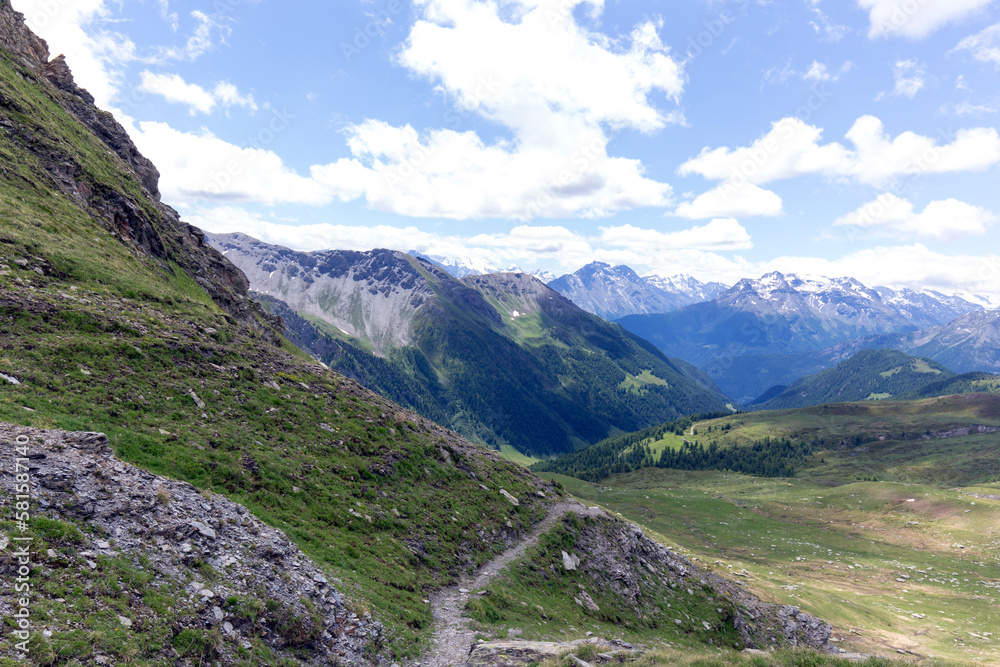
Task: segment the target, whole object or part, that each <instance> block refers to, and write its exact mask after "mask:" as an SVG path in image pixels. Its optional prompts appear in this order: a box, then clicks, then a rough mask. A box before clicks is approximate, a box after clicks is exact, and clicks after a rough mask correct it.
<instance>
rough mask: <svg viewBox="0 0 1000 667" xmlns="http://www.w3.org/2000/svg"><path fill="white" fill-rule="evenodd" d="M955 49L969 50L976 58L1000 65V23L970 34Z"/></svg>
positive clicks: (983, 61)
mask: <svg viewBox="0 0 1000 667" xmlns="http://www.w3.org/2000/svg"><path fill="white" fill-rule="evenodd" d="M955 51H968V52H969V53H970V54H971V55H972V57H973V59H974V60H976V61H978V62H981V63H992V64H993V65H996V66H997V67H1000V23H994V24H993V25H991V26H989V27H988V28H983V29H982V30H980V31H979V32H977V33H976V34H974V35H969V36H968V37H966V38H965V39H963V40H962V41H961V42H959V43H958V44H957V45H956V46H955V48H954V49H952V52H955Z"/></svg>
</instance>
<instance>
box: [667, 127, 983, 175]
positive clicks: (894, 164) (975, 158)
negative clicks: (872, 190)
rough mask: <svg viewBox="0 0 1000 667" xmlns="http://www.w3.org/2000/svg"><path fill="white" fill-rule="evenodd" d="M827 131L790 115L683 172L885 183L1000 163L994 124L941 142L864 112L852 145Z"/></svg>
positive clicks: (705, 153) (706, 154)
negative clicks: (826, 136)
mask: <svg viewBox="0 0 1000 667" xmlns="http://www.w3.org/2000/svg"><path fill="white" fill-rule="evenodd" d="M822 135H823V131H822V129H820V128H818V127H815V126H813V125H809V124H807V123H805V122H804V121H802V120H799V119H798V118H785V119H782V120H780V121H777V122H775V123H772V125H771V130H770V131H769V132H768V133H767V134H766V135H764V136H763V137H761V138H760V139H758V140H757V141H755V142H754V143H753V144H751V145H750V146H747V147H741V148H735V149H732V148H728V147H722V148H715V149H711V148H707V147H706V148H704V149H702V151H701V153H699V154H698V156H697V157H695V158H692V159H691V160H688V161H687V162H685V163H683V164H682V165H681V166H680V168H679V170H678V171H679V173H680V174H682V175H688V174H700V175H701V176H703V177H705V178H707V179H710V180H716V181H728V182H733V183H754V184H764V183H770V182H772V181H777V180H782V179H789V178H795V177H799V176H804V175H808V174H820V175H824V176H830V177H839V178H847V179H851V180H854V181H857V182H859V183H864V184H868V185H874V186H880V185H885V184H887V183H889V182H891V181H892V180H893V179H894V178H897V177H900V176H906V175H926V174H939V173H952V172H963V171H982V170H984V169H987V168H988V167H990V166H992V165H994V164H996V163H997V162H1000V134H998V133H997V130H996V129H994V128H991V127H981V128H973V129H962V130H959V131H958V132H956V133H955V135H954V137H953V138H952V137H949V138H951V142H950V143H944V144H939V143H938V142H937V141H936V140H935V139H934V138H932V137H927V136H923V135H919V134H916V133H914V132H903V133H902V134H900V135H898V136H896V137H890V136H889V135H888V134H887V133H886V132H885V128H884V126H883V124H882V121H881V120H879V119H878V118H876V117H874V116H862V117H861V118H859V119H858V120H857V121H855V123H854V125H853V126H851V129H850V130H848V132H847V134H846V138H847V139H848V141H850V143H851V144H852V145H853V149H849V148H847V147H845V146H844V145H842V144H840V143H837V142H833V143H827V144H823V143H821V140H822Z"/></svg>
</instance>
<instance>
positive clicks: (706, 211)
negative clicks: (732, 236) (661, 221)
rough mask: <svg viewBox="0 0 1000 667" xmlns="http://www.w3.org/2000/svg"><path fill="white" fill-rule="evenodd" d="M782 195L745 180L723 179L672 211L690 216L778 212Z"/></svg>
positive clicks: (694, 217)
mask: <svg viewBox="0 0 1000 667" xmlns="http://www.w3.org/2000/svg"><path fill="white" fill-rule="evenodd" d="M781 212H782V201H781V197H779V196H778V195H777V194H775V193H774V192H772V191H770V190H765V189H764V188H762V187H759V186H757V185H754V184H753V183H747V182H746V181H735V180H734V181H726V182H724V183H723V184H722V185H720V186H719V187H717V188H713V189H712V190H709V191H708V192H705V193H703V194H700V195H698V196H697V197H696V198H695V199H694V200H693V201H689V202H682V203H681V204H680V205H679V206H678V207H677V210H675V211H674V213H673V214H674V215H677V216H680V217H682V218H690V219H692V220H704V219H707V218H715V217H721V216H741V217H744V216H746V217H750V216H775V215H781Z"/></svg>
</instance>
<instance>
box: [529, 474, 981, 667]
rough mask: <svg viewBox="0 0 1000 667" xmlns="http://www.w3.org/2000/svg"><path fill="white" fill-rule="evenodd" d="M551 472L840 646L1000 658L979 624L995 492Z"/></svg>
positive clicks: (955, 658)
mask: <svg viewBox="0 0 1000 667" xmlns="http://www.w3.org/2000/svg"><path fill="white" fill-rule="evenodd" d="M543 476H546V477H548V475H543ZM555 478H556V479H558V480H559V481H560V482H561V483H562V484H563V485H564V487H565V488H566V489H567V490H568V491H570V492H571V493H572V494H574V495H577V496H579V497H580V498H582V499H583V500H584V501H585V502H587V503H590V504H599V505H602V506H604V507H606V508H608V509H609V510H611V511H614V512H619V513H621V515H622V516H623V517H625V518H626V519H629V520H631V521H635V522H636V523H639V524H640V525H642V526H644V527H645V528H647V529H648V532H649V533H650V534H652V535H659V536H660V538H661V539H662V540H663V541H664V542H666V543H667V544H675V545H677V546H678V547H679V548H680V549H681V551H682V552H684V553H687V554H688V555H689V556H691V557H693V558H694V559H696V562H698V564H699V565H701V566H702V567H707V568H709V569H713V570H715V571H716V572H718V573H720V574H723V575H725V576H729V577H731V578H733V579H734V580H737V581H740V582H741V583H742V584H744V585H745V586H747V587H749V588H750V589H751V590H753V591H754V592H756V593H757V594H758V595H760V596H761V597H762V598H764V599H766V600H772V601H775V602H780V603H784V604H793V605H796V606H799V607H801V608H803V609H805V610H807V611H809V612H811V613H813V614H816V615H817V616H819V617H821V618H823V619H825V620H827V621H828V622H830V623H832V624H833V625H834V627H835V633H834V636H835V637H836V638H837V639H839V640H841V641H840V642H839V644H840V645H842V646H844V647H845V648H852V647H853V648H854V649H856V650H859V651H861V652H867V653H882V654H890V655H892V654H894V653H895V651H896V650H897V649H901V650H909V651H913V652H914V653H917V654H919V655H922V656H934V657H935V658H937V659H939V660H941V661H943V662H942V663H940V664H969V665H971V664H991V663H992V662H996V661H1000V647H998V646H997V642H996V636H995V634H994V635H993V636H990V635H987V634H984V633H996V630H995V628H998V627H1000V606H998V602H1000V527H998V526H1000V521H998V520H1000V501H991V500H984V499H977V498H971V497H969V496H968V495H965V492H967V491H968V492H971V491H969V490H967V489H966V490H951V489H942V488H936V487H932V486H926V485H918V484H898V483H888V482H879V483H867V482H861V483H853V484H841V485H831V484H829V483H816V482H811V481H808V480H800V479H792V480H774V479H762V478H755V477H749V476H745V475H737V474H732V473H721V472H679V471H667V470H657V469H644V470H641V471H638V472H635V473H631V474H628V475H621V476H616V477H612V478H609V479H607V480H605V481H604V482H602V483H601V484H600V485H592V484H587V483H585V482H581V481H579V480H575V479H573V478H568V477H558V476H555ZM976 488H977V489H979V490H978V491H977V492H978V493H981V494H983V493H985V494H989V492H990V490H991V489H992V490H993V493H997V492H996V489H995V486H993V485H988V486H985V487H976ZM910 501H912V502H910ZM973 503H974V504H973ZM959 544H960V545H962V546H963V547H964V548H958V547H957V546H955V545H959ZM898 579H901V580H902V581H897V580H898ZM983 661H985V662H983Z"/></svg>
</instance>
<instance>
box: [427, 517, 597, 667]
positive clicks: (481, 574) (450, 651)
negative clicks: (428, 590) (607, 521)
mask: <svg viewBox="0 0 1000 667" xmlns="http://www.w3.org/2000/svg"><path fill="white" fill-rule="evenodd" d="M570 512H573V513H575V514H580V515H583V516H597V515H598V514H600V513H601V512H603V510H599V509H597V508H590V507H587V506H586V505H583V504H582V503H579V502H576V501H562V502H559V503H556V504H554V505H552V507H551V508H549V512H548V514H547V515H546V516H545V518H544V519H542V520H541V521H539V522H538V523H537V524H535V525H534V527H532V529H531V532H530V533H529V534H528V535H526V536H525V537H524V539H522V540H521V541H520V542H518V543H517V544H516V545H515V546H513V547H511V548H510V549H507V550H506V551H504V552H503V553H501V554H500V555H498V556H497V557H496V558H494V559H493V560H491V561H490V562H488V563H486V565H484V566H483V567H481V568H480V569H479V571H478V572H476V573H475V574H473V575H471V576H469V575H465V576H463V577H462V578H461V579H460V580H459V582H458V584H456V585H455V586H451V587H449V588H444V589H442V590H440V591H437V592H436V593H434V594H433V595H431V596H430V598H429V599H430V603H431V613H432V614H433V616H434V638H433V640H432V642H431V651H430V654H429V655H425V656H424V657H422V658H421V659H420V660H419V664H420V666H421V667H456V666H460V665H464V664H465V662H466V660H467V658H468V656H469V651H470V650H471V649H472V645H473V644H474V643H475V640H476V635H475V633H474V632H473V631H472V630H470V629H469V619H468V618H465V617H463V616H462V610H463V609H464V608H465V604H466V602H467V601H468V599H469V596H470V595H475V594H476V592H477V591H480V590H483V589H484V588H486V587H487V586H489V584H490V582H492V581H493V580H494V579H495V578H496V577H497V575H498V574H500V572H501V571H502V570H503V569H504V568H505V567H507V566H508V565H510V564H511V563H512V562H514V561H515V560H517V559H518V558H520V557H521V556H523V555H524V552H525V551H527V550H528V549H529V548H530V547H533V546H535V545H536V544H538V538H539V537H540V536H541V535H542V533H545V532H546V531H548V530H550V529H551V528H552V527H554V526H555V525H556V522H558V521H559V520H560V519H561V518H562V517H563V516H564V515H566V514H568V513H570ZM463 591H465V592H463ZM414 664H416V663H414Z"/></svg>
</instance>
